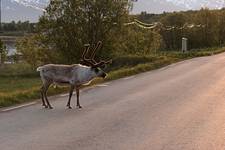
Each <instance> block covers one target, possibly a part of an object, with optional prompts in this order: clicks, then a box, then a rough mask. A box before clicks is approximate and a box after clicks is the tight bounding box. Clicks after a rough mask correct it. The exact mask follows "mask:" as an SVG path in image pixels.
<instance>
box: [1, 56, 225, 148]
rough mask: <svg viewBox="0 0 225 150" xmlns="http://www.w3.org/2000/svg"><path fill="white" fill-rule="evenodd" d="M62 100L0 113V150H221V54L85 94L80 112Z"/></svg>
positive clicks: (224, 100) (224, 125)
mask: <svg viewBox="0 0 225 150" xmlns="http://www.w3.org/2000/svg"><path fill="white" fill-rule="evenodd" d="M67 99H68V97H67V96H63V95H62V96H58V97H55V98H51V103H52V104H53V106H54V109H53V110H46V109H43V108H41V106H40V103H38V104H35V105H32V106H27V107H23V108H20V109H16V110H11V111H5V112H3V111H4V110H3V111H2V112H1V113H0V149H1V150H224V149H225V53H223V54H219V55H216V56H210V57H202V58H195V59H192V60H187V61H184V62H180V63H177V64H173V65H170V66H168V67H165V68H162V69H159V70H155V71H151V72H147V73H143V74H139V75H137V76H133V77H129V78H124V79H120V80H116V81H113V82H109V83H106V84H104V85H99V86H97V87H95V88H92V89H87V90H85V91H83V92H82V94H81V104H82V105H83V109H82V110H78V109H72V110H67V109H65V108H66V107H65V105H66V101H67ZM73 105H75V96H74V97H73Z"/></svg>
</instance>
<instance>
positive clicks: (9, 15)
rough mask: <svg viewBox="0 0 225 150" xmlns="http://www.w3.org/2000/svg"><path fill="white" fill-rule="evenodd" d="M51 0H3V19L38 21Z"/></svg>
mask: <svg viewBox="0 0 225 150" xmlns="http://www.w3.org/2000/svg"><path fill="white" fill-rule="evenodd" d="M48 2H49V0H2V21H3V22H11V21H12V20H15V21H19V20H21V21H26V20H29V21H30V22H37V21H38V18H39V16H40V15H42V14H43V9H44V8H45V7H46V6H47V5H48Z"/></svg>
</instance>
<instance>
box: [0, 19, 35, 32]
mask: <svg viewBox="0 0 225 150" xmlns="http://www.w3.org/2000/svg"><path fill="white" fill-rule="evenodd" d="M35 27H36V23H30V22H29V21H24V22H22V21H18V22H15V21H12V22H9V23H2V24H1V32H28V33H33V32H34V31H35Z"/></svg>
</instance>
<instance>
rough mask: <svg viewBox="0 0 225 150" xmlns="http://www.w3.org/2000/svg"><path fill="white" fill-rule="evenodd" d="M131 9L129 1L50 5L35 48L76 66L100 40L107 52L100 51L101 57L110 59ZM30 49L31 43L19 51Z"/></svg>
mask: <svg viewBox="0 0 225 150" xmlns="http://www.w3.org/2000/svg"><path fill="white" fill-rule="evenodd" d="M130 6H131V5H130V2H129V1H128V0H119V1H118V0H107V1H105V0H98V1H97V0H91V1H90V0H57V1H50V4H49V6H48V7H47V8H46V12H45V13H44V15H43V16H42V17H41V18H40V20H39V23H38V26H37V28H38V29H37V32H38V33H37V35H36V37H38V38H36V39H35V40H36V41H35V42H34V43H33V47H35V48H34V49H37V52H38V49H39V50H40V51H43V49H44V51H45V53H48V54H52V55H54V56H58V57H54V58H55V59H56V60H55V61H54V62H58V63H76V62H78V61H79V59H80V56H81V53H82V51H83V48H84V47H83V45H84V44H86V43H91V44H94V43H96V42H97V41H99V40H101V41H103V43H104V51H101V50H100V52H99V53H101V55H103V56H107V57H108V56H110V55H111V54H112V51H113V50H115V47H114V45H113V44H112V43H114V42H118V41H117V38H116V37H118V36H120V30H121V28H122V26H123V22H124V21H125V20H126V18H127V17H128V13H129V9H130ZM26 44H28V45H26ZM27 46H28V47H29V43H26V42H25V43H24V45H23V46H20V48H21V47H24V48H25V47H27ZM30 50H31V51H36V50H32V49H30ZM23 52H24V51H22V53H23ZM49 57H50V58H53V56H49ZM51 61H52V60H51Z"/></svg>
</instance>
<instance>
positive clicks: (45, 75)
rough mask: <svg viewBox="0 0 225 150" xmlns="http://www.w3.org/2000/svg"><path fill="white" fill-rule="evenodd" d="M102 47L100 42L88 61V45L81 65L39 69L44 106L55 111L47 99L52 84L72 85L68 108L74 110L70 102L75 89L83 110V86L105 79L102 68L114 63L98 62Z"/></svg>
mask: <svg viewBox="0 0 225 150" xmlns="http://www.w3.org/2000/svg"><path fill="white" fill-rule="evenodd" d="M101 45H102V42H100V41H99V42H98V44H97V46H96V47H95V48H94V49H92V50H93V51H92V53H91V57H90V58H89V59H88V58H86V55H87V54H88V52H89V50H90V44H86V45H85V50H84V52H83V55H82V59H81V62H80V64H73V65H57V64H48V65H44V66H41V67H38V68H37V71H38V72H40V76H41V80H42V87H41V99H42V104H43V106H44V107H45V108H49V109H53V107H52V106H51V104H50V103H49V100H48V98H47V91H48V89H49V87H50V85H52V84H55V85H62V84H63V85H70V93H69V100H68V102H67V107H68V108H69V109H72V107H71V105H70V102H71V98H72V95H73V91H74V89H76V94H77V107H78V108H79V109H80V108H82V107H81V105H80V101H79V90H80V87H81V86H82V85H88V84H90V82H91V81H92V80H93V79H95V78H97V77H102V78H105V77H106V75H107V74H106V73H105V72H104V71H103V70H102V69H101V68H100V67H102V66H105V65H106V64H109V63H111V62H112V60H109V61H100V62H97V61H96V60H95V59H94V57H95V55H96V51H97V49H99V48H100V46H101ZM46 103H47V104H46Z"/></svg>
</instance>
